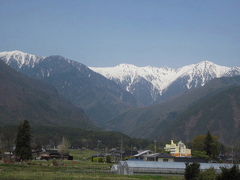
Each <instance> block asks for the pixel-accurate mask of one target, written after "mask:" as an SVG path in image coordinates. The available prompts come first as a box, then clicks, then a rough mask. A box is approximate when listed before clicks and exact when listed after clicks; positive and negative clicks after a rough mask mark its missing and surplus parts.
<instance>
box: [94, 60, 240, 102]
mask: <svg viewBox="0 0 240 180" xmlns="http://www.w3.org/2000/svg"><path fill="white" fill-rule="evenodd" d="M91 69H92V70H94V71H96V72H98V73H100V74H102V75H103V76H105V77H106V78H108V79H110V80H113V81H114V82H116V83H117V84H118V85H119V86H121V87H122V88H124V89H126V90H127V91H128V92H130V93H131V94H132V95H133V96H134V97H135V98H136V99H137V100H138V102H139V104H142V105H144V106H148V105H151V104H156V103H159V102H163V101H165V100H167V99H168V98H170V97H174V96H177V95H179V94H181V93H183V92H186V91H188V90H189V89H193V88H198V87H201V86H204V85H205V84H206V83H207V82H208V81H210V80H212V79H214V78H220V77H225V76H226V77H232V76H236V75H240V68H239V67H225V66H219V65H216V64H214V63H212V62H210V61H202V62H200V63H198V64H192V65H188V66H184V67H181V68H178V69H173V68H157V67H151V66H146V67H137V66H134V65H130V64H120V65H118V66H115V67H106V68H99V67H91Z"/></svg>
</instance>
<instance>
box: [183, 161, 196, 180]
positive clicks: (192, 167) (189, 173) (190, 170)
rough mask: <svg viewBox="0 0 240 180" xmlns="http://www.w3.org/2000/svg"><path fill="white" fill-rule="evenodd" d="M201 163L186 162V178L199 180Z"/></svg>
mask: <svg viewBox="0 0 240 180" xmlns="http://www.w3.org/2000/svg"><path fill="white" fill-rule="evenodd" d="M199 167H200V164H199V163H192V164H189V163H186V168H185V173H184V177H185V180H197V179H198V177H199V174H200V169H199Z"/></svg>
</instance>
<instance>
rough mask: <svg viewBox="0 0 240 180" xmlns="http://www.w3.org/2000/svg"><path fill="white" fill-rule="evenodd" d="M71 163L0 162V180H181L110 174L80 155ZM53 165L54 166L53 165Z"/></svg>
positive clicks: (107, 168)
mask: <svg viewBox="0 0 240 180" xmlns="http://www.w3.org/2000/svg"><path fill="white" fill-rule="evenodd" d="M88 154H89V152H88V153H85V152H84V153H82V154H80V155H78V156H77V157H76V156H75V157H76V158H75V159H77V160H73V161H58V163H59V164H57V165H56V164H55V163H54V161H37V160H34V161H30V162H25V163H14V164H4V163H3V162H0V179H1V180H77V179H81V180H85V179H86V180H87V179H90V180H91V179H92V180H95V179H108V180H112V179H114V180H115V179H116V180H125V179H126V180H128V179H131V180H134V179H149V180H151V179H159V180H183V177H181V176H150V175H138V176H135V175H134V176H123V175H116V174H112V173H111V172H110V169H111V165H112V164H107V163H95V162H91V161H89V160H87V159H86V158H85V157H83V156H81V155H88ZM55 162H56V161H55ZM54 164H55V165H54Z"/></svg>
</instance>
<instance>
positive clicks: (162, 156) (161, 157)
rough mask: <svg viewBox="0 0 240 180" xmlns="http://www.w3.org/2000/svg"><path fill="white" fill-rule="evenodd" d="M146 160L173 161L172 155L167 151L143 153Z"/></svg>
mask: <svg viewBox="0 0 240 180" xmlns="http://www.w3.org/2000/svg"><path fill="white" fill-rule="evenodd" d="M144 159H146V161H158V162H174V157H173V156H171V155H170V154H168V153H153V154H149V155H145V156H144Z"/></svg>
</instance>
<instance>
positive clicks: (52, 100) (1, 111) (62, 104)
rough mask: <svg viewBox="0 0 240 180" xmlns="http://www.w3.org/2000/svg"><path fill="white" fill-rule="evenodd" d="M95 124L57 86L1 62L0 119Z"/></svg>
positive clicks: (84, 126)
mask: <svg viewBox="0 0 240 180" xmlns="http://www.w3.org/2000/svg"><path fill="white" fill-rule="evenodd" d="M24 119H27V120H29V121H30V122H31V124H33V125H49V126H62V125H64V126H69V127H79V128H94V126H93V123H92V122H91V121H90V120H89V119H88V117H87V116H86V115H85V113H84V112H83V110H82V109H80V108H77V107H75V106H74V105H72V104H71V103H69V102H68V101H66V100H64V99H63V98H62V97H60V96H59V95H58V93H57V91H56V89H55V88H53V87H52V86H49V85H47V84H45V83H43V82H41V81H39V80H35V79H31V78H29V77H27V76H25V75H23V74H21V73H19V72H16V71H15V70H13V69H12V68H10V67H9V66H7V65H6V64H5V63H3V62H0V122H1V124H2V125H11V124H18V123H19V121H22V120H24Z"/></svg>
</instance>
